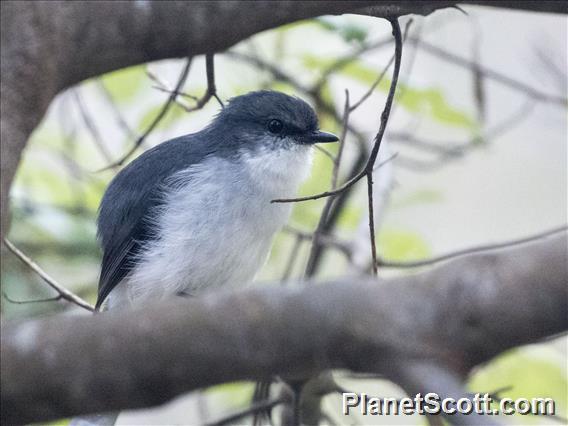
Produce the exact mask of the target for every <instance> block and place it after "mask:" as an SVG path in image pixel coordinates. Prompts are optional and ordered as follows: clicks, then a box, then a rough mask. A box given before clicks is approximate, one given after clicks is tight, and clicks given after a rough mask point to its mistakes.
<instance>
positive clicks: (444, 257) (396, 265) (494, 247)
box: [378, 225, 568, 268]
mask: <svg viewBox="0 0 568 426" xmlns="http://www.w3.org/2000/svg"><path fill="white" fill-rule="evenodd" d="M567 229H568V225H563V226H559V227H557V228H553V229H550V230H548V231H544V232H541V233H539V234H536V235H532V236H530V237H525V238H521V239H518V240H512V241H507V242H502V243H496V244H486V245H482V246H476V247H470V248H466V249H463V250H456V251H454V252H451V253H447V254H444V255H441V256H436V257H432V258H430V259H425V260H415V261H408V262H397V261H390V260H384V259H379V260H378V265H379V266H381V267H385V268H417V267H420V266H429V265H433V264H435V263H438V262H443V261H446V260H450V259H453V258H455V257H458V256H464V255H466V254H473V253H478V252H482V251H486V250H497V249H502V248H506V247H510V246H514V245H518V244H525V243H529V242H531V241H535V240H538V239H541V238H545V237H548V236H551V235H554V234H557V233H559V232H563V231H566V230H567Z"/></svg>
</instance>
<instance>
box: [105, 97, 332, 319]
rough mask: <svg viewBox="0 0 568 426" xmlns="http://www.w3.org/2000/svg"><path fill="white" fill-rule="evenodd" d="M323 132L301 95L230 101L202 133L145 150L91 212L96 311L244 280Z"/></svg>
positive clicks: (257, 263)
mask: <svg viewBox="0 0 568 426" xmlns="http://www.w3.org/2000/svg"><path fill="white" fill-rule="evenodd" d="M337 140H338V138H337V137H336V136H335V135H333V134H331V133H326V132H322V131H320V130H319V128H318V119H317V116H316V114H315V112H314V110H313V109H312V108H311V107H310V106H309V105H308V104H307V103H306V102H304V101H303V100H301V99H299V98H295V97H291V96H288V95H285V94H283V93H279V92H274V91H257V92H251V93H248V94H245V95H242V96H237V97H235V98H233V99H231V100H230V101H229V103H228V105H227V106H226V107H224V108H223V109H222V110H221V111H220V112H219V114H218V115H217V116H216V118H215V119H214V120H213V121H212V122H211V123H210V124H209V125H208V126H207V127H206V128H204V129H203V130H201V131H200V132H197V133H193V134H189V135H185V136H181V137H178V138H175V139H172V140H169V141H167V142H164V143H162V144H159V145H157V146H156V147H154V148H152V149H150V150H148V151H146V152H145V153H144V154H142V155H140V156H139V157H138V158H137V159H136V160H134V161H132V162H131V163H130V164H129V165H128V166H127V167H125V168H124V169H123V170H121V172H120V173H118V174H117V175H116V177H115V178H114V179H113V180H112V182H111V183H110V185H109V187H108V189H107V190H106V192H105V194H104V196H103V199H102V201H101V205H100V208H99V216H98V222H97V225H98V232H97V234H98V238H99V241H100V243H101V246H102V250H103V261H102V269H101V275H100V280H99V292H98V300H97V304H96V308H97V310H99V309H101V307H102V306H103V304H105V302H106V308H107V309H115V308H116V307H128V306H130V305H133V304H138V303H146V302H148V301H152V300H155V299H160V298H164V297H170V296H175V295H189V296H191V295H196V294H200V293H201V292H203V291H204V290H208V289H214V288H219V287H224V286H231V287H233V286H240V285H243V284H246V283H248V282H250V281H251V280H252V279H253V278H254V276H255V274H256V273H257V271H258V270H259V269H260V267H261V266H262V265H263V264H264V262H265V261H266V259H267V257H268V253H269V251H270V246H271V241H272V238H273V236H274V234H275V233H276V232H277V231H278V230H280V229H281V227H282V226H283V225H284V224H285V223H286V221H287V219H288V216H289V213H290V204H287V203H286V204H281V203H271V202H270V201H271V200H273V199H275V198H286V197H293V196H294V195H295V194H296V192H297V190H298V187H299V185H300V183H301V182H302V181H303V180H304V179H305V178H306V177H307V176H308V173H309V170H310V166H311V157H312V150H313V149H312V147H313V144H315V143H320V142H336V141H337Z"/></svg>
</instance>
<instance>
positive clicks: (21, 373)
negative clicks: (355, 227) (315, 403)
mask: <svg viewBox="0 0 568 426" xmlns="http://www.w3.org/2000/svg"><path fill="white" fill-rule="evenodd" d="M566 237H567V235H566V233H565V232H564V233H562V234H561V235H557V236H554V237H547V238H543V239H542V240H539V241H537V242H533V243H530V244H525V245H522V246H519V247H515V248H512V249H507V250H500V251H494V252H487V253H483V254H476V255H470V256H464V257H463V258H459V259H456V260H453V261H450V262H448V263H446V264H444V265H442V266H440V267H438V268H436V269H432V270H430V271H428V272H425V273H421V274H418V275H413V276H408V277H403V278H399V279H394V280H389V281H387V282H384V283H382V284H380V283H377V281H376V280H375V279H372V278H358V279H343V280H340V281H337V282H333V283H328V284H326V285H321V286H307V287H306V288H304V289H302V290H298V289H285V288H278V287H275V288H265V289H257V290H248V291H241V292H234V293H219V294H210V295H208V296H206V297H204V298H202V299H190V300H176V301H170V302H169V303H165V304H156V306H152V307H148V308H145V309H143V310H137V311H131V312H109V313H104V314H99V315H96V316H95V317H91V316H88V317H79V318H78V317H73V318H69V317H62V316H56V317H53V318H49V319H44V320H33V321H28V322H23V323H11V324H10V323H7V324H4V325H3V327H2V341H1V363H2V364H1V365H2V374H1V385H2V386H1V387H2V401H1V402H2V404H1V410H2V411H1V415H2V419H3V421H4V422H6V423H8V424H14V423H25V422H32V421H40V420H48V419H54V418H58V417H64V416H72V415H77V414H85V413H92V412H101V411H109V410H116V409H125V408H136V407H145V406H150V405H155V404H159V403H162V402H165V401H166V400H168V399H170V398H172V397H174V396H176V395H178V394H180V393H182V392H186V391H190V390H193V389H198V388H202V387H206V386H210V385H214V384H218V383H223V382H229V381H235V380H262V379H267V378H269V377H270V376H271V375H273V374H278V375H282V376H285V377H299V378H301V377H309V376H313V375H314V374H317V373H318V372H320V371H323V370H326V369H330V368H347V369H351V370H353V371H361V372H374V373H381V374H384V375H385V376H386V377H387V378H390V379H391V380H393V381H394V382H396V383H398V384H399V385H401V386H402V387H403V388H405V389H407V390H409V391H412V392H418V391H423V392H424V391H432V392H437V393H439V394H440V395H448V394H452V393H455V392H457V391H456V389H455V387H456V384H455V380H453V379H452V381H451V383H450V381H443V380H438V378H439V377H441V376H440V375H427V374H426V372H427V371H432V370H431V369H432V368H433V367H432V366H435V368H436V370H437V371H445V372H446V375H445V376H446V377H452V378H459V379H460V380H461V379H463V378H464V377H465V375H466V374H467V373H468V371H469V370H470V369H471V368H472V367H474V366H475V365H477V364H479V363H482V362H485V361H487V360H489V359H491V358H492V357H494V356H495V355H497V354H499V353H500V352H502V351H504V350H506V349H509V348H511V347H514V346H518V345H522V344H526V343H531V342H535V341H537V340H539V339H542V338H545V337H548V336H552V335H555V334H558V333H562V332H565V331H566V330H567V329H568V316H567V315H566V312H567V310H568V306H567V304H568V286H567V285H566V283H567V281H568V271H567V263H566V257H567V247H566ZM519 306H523V309H519ZM428 377H431V378H432V380H428ZM447 383H450V384H451V386H450V387H446V384H447ZM462 420H463V419H462Z"/></svg>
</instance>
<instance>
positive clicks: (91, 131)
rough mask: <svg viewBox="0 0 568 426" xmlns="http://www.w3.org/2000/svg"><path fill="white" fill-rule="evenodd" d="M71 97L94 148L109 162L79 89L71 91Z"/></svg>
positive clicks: (103, 144) (108, 155)
mask: <svg viewBox="0 0 568 426" xmlns="http://www.w3.org/2000/svg"><path fill="white" fill-rule="evenodd" d="M71 95H72V96H73V100H74V101H75V104H76V105H77V109H78V110H79V115H81V118H82V120H83V123H84V124H85V127H86V128H87V130H88V132H89V134H90V135H91V137H92V139H93V142H95V146H96V147H97V148H98V150H99V152H100V153H101V155H102V156H103V157H104V159H105V160H106V161H107V162H111V161H112V158H111V155H110V152H109V150H108V149H107V147H106V145H105V143H104V141H103V138H102V136H101V134H100V132H99V130H98V129H97V126H96V125H95V123H94V122H93V120H92V118H91V116H90V115H89V113H88V111H87V109H86V108H85V105H84V104H83V99H82V98H81V94H80V93H79V89H74V90H72V91H71ZM117 167H118V166H117Z"/></svg>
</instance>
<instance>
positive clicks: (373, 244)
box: [367, 171, 377, 275]
mask: <svg viewBox="0 0 568 426" xmlns="http://www.w3.org/2000/svg"><path fill="white" fill-rule="evenodd" d="M367 197H368V209H369V237H370V239H371V258H372V262H373V263H372V265H373V275H377V243H376V241H375V214H374V208H373V172H372V171H371V172H368V173H367Z"/></svg>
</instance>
